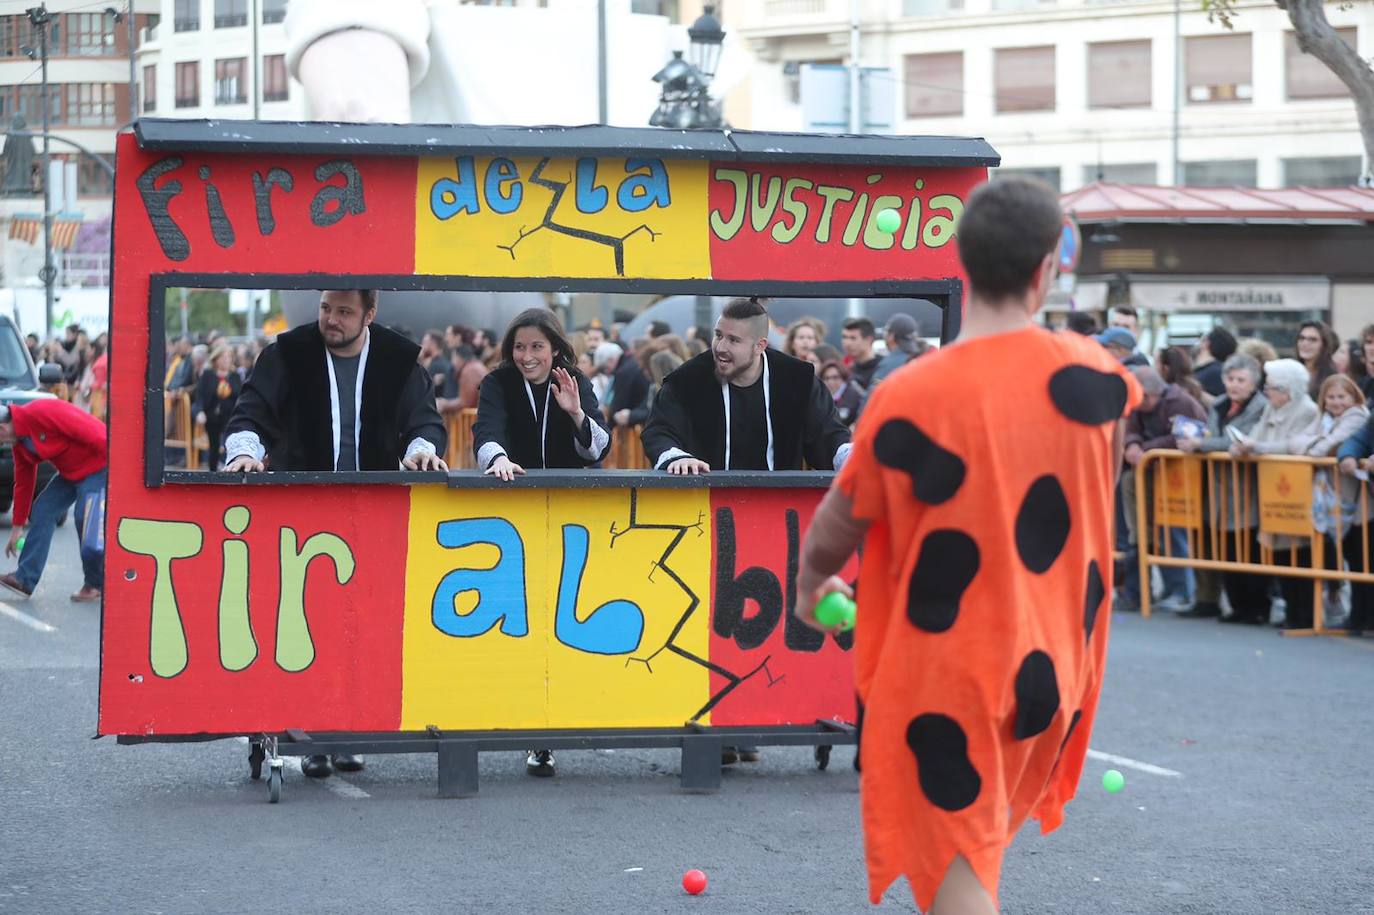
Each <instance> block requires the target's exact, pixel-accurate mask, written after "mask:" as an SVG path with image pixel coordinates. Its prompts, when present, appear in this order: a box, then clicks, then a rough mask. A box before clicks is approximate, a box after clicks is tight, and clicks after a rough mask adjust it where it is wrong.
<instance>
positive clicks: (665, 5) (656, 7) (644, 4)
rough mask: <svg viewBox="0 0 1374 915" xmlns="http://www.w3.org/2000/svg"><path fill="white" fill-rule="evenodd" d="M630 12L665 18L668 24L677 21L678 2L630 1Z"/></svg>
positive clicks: (655, 0) (663, 0)
mask: <svg viewBox="0 0 1374 915" xmlns="http://www.w3.org/2000/svg"><path fill="white" fill-rule="evenodd" d="M630 12H632V13H641V14H643V15H646V16H667V17H668V21H669V22H677V21H678V19H679V11H678V0H630Z"/></svg>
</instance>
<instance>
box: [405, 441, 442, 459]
mask: <svg viewBox="0 0 1374 915" xmlns="http://www.w3.org/2000/svg"><path fill="white" fill-rule="evenodd" d="M437 453H438V452H437V451H435V450H434V443H433V442H431V441H430V440H429V439H427V438H423V437H419V436H417V437H416V438H414V439H412V440H411V442H410V445H409V446H408V447H407V448H406V456H405V457H404V458H403V460H407V461H408V460H410V459H411V458H413V457H415V455H417V454H437Z"/></svg>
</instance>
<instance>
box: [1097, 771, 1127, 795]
mask: <svg viewBox="0 0 1374 915" xmlns="http://www.w3.org/2000/svg"><path fill="white" fill-rule="evenodd" d="M1102 787H1103V788H1106V789H1107V793H1108V794H1116V793H1117V792H1118V791H1120V790H1121V789H1122V788H1125V787H1126V776H1124V775H1122V774H1121V773H1120V772H1118V771H1117V770H1116V769H1108V770H1107V771H1106V772H1103V773H1102Z"/></svg>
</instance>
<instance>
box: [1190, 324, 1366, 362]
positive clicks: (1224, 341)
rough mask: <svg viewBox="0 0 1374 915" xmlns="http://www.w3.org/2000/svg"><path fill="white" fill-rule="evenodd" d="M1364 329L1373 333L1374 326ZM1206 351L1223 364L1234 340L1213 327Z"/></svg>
mask: <svg viewBox="0 0 1374 915" xmlns="http://www.w3.org/2000/svg"><path fill="white" fill-rule="evenodd" d="M1365 329H1366V330H1368V331H1371V332H1374V325H1370V326H1369V327H1367V328H1365ZM1371 335H1374V333H1372V334H1371ZM1207 351H1208V352H1210V353H1211V354H1212V358H1213V359H1215V360H1216V361H1218V362H1225V361H1226V360H1227V359H1230V358H1231V355H1232V354H1233V353H1235V351H1236V338H1235V337H1233V336H1232V335H1231V332H1230V331H1229V330H1227V329H1226V328H1224V327H1214V328H1212V329H1211V330H1209V331H1208V332H1207Z"/></svg>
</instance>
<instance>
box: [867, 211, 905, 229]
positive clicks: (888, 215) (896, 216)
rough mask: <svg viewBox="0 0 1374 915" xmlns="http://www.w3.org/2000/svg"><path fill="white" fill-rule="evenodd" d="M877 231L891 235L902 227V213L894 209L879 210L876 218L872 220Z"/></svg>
mask: <svg viewBox="0 0 1374 915" xmlns="http://www.w3.org/2000/svg"><path fill="white" fill-rule="evenodd" d="M874 224H875V225H876V226H877V227H878V231H879V232H886V233H887V234H888V235H891V234H892V233H893V232H896V231H897V230H898V229H900V228H901V227H902V214H901V213H898V212H897V211H896V210H892V209H887V210H879V211H878V218H877V219H876V220H875V221H874Z"/></svg>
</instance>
